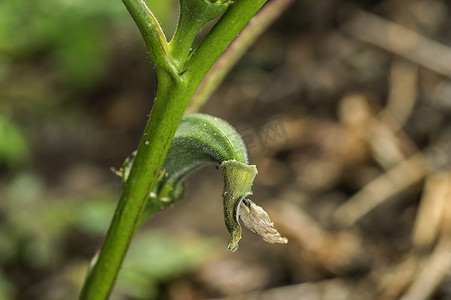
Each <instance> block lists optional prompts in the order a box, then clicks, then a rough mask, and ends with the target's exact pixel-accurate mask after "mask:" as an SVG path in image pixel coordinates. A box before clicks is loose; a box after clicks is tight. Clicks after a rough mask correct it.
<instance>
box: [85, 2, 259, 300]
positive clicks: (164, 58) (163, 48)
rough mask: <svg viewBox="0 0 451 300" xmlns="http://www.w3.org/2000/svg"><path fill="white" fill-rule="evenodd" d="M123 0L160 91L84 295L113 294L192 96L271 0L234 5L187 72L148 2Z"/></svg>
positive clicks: (104, 296)
mask: <svg viewBox="0 0 451 300" xmlns="http://www.w3.org/2000/svg"><path fill="white" fill-rule="evenodd" d="M122 1H123V2H124V4H125V6H126V7H127V9H128V10H129V12H130V14H131V15H132V17H133V19H134V20H135V22H136V23H137V25H138V28H139V29H140V30H141V33H142V35H143V38H144V40H145V42H146V46H147V48H148V50H149V54H150V57H151V59H152V60H153V61H154V62H155V64H156V66H157V67H156V70H157V75H158V90H157V96H156V99H155V103H154V106H153V108H152V111H151V114H150V118H149V120H148V123H147V126H146V128H145V131H144V134H143V138H142V140H141V142H140V145H139V147H138V151H137V154H136V158H135V162H134V164H133V166H132V168H131V170H130V175H129V178H128V180H127V182H126V183H125V185H124V189H123V191H122V195H121V197H120V200H119V203H118V206H117V209H116V212H115V214H114V217H113V220H112V222H111V225H110V227H109V229H108V232H107V235H106V238H105V241H104V243H103V246H102V248H101V250H100V253H99V256H98V258H97V260H96V261H95V262H94V265H93V267H92V269H91V270H90V271H89V273H88V276H87V278H86V281H85V284H84V286H83V289H82V292H81V295H80V299H83V300H86V299H89V300H91V299H92V300H100V299H107V298H108V295H109V294H110V292H111V289H112V287H113V285H114V282H115V279H116V277H117V274H118V272H119V269H120V266H121V264H122V261H123V259H124V257H125V254H126V252H127V250H128V247H129V245H130V242H131V240H132V237H133V235H134V234H135V232H136V230H137V229H138V225H139V219H140V216H141V214H142V212H143V209H144V207H145V206H146V204H147V201H148V197H149V193H150V191H151V190H152V187H153V185H154V184H155V181H156V179H157V176H158V173H159V171H160V169H161V166H162V164H163V161H164V158H165V155H166V153H167V151H168V149H169V145H170V144H171V141H172V138H173V136H174V133H175V131H176V129H177V126H178V124H179V123H180V120H181V118H182V115H183V113H184V111H185V109H186V106H187V105H188V102H189V100H190V99H191V97H192V95H193V94H194V92H195V90H196V89H197V87H198V85H199V84H200V82H201V81H202V79H203V78H204V76H205V75H206V73H207V72H208V70H209V69H210V68H211V66H212V65H213V64H214V63H215V61H216V60H217V58H218V57H219V56H220V55H221V54H222V52H223V51H224V50H225V49H226V48H227V46H228V45H229V44H230V43H231V42H232V41H233V39H234V38H235V37H236V36H237V35H238V33H239V32H240V31H241V30H242V29H243V27H244V26H245V25H246V24H247V22H248V21H249V20H250V19H251V18H252V16H254V15H255V13H256V12H257V11H258V10H259V9H260V7H261V6H262V5H263V4H264V3H265V1H266V0H240V1H237V2H236V3H235V4H233V5H231V6H230V8H229V9H228V10H227V12H226V13H225V14H224V16H223V17H222V18H221V20H220V21H219V22H218V23H217V25H216V26H215V27H214V28H213V30H212V31H211V32H210V33H209V34H208V35H207V38H206V40H204V41H203V42H202V43H201V45H200V47H199V49H198V50H196V51H194V53H193V55H192V57H191V59H190V60H189V61H188V62H189V70H188V71H187V72H186V73H185V74H184V75H178V74H179V72H177V71H178V70H174V65H173V64H172V63H171V61H172V59H171V57H170V55H168V52H167V43H166V40H165V38H164V40H163V37H164V35H162V31H161V29H159V25H158V23H156V19H155V18H154V17H153V15H152V14H151V13H150V11H149V9H148V8H147V6H146V5H145V3H144V2H143V1H141V0H122ZM223 18H226V19H225V20H226V21H223ZM210 48H211V49H210Z"/></svg>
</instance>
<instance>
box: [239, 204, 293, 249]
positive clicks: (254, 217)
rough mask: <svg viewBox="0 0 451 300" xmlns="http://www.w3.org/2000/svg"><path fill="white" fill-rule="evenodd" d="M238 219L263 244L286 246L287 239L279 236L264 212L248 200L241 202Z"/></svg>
mask: <svg viewBox="0 0 451 300" xmlns="http://www.w3.org/2000/svg"><path fill="white" fill-rule="evenodd" d="M240 219H241V221H242V222H243V224H244V225H245V226H246V227H247V228H248V229H249V230H250V231H252V232H255V233H256V234H258V235H259V236H261V237H262V239H263V240H264V241H265V242H268V243H272V244H274V243H278V244H286V243H288V239H287V238H284V237H282V236H281V235H280V233H279V232H278V231H277V229H276V228H274V223H273V222H271V219H270V218H269V216H268V214H267V213H266V211H264V210H263V208H261V207H260V206H258V205H257V204H255V203H254V202H252V201H251V200H249V199H244V200H243V201H241V205H240Z"/></svg>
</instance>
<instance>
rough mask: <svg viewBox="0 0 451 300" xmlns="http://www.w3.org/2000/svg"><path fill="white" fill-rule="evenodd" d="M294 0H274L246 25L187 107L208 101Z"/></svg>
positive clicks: (196, 106)
mask: <svg viewBox="0 0 451 300" xmlns="http://www.w3.org/2000/svg"><path fill="white" fill-rule="evenodd" d="M293 2H294V0H272V1H270V2H268V4H267V5H265V6H264V7H263V8H262V9H261V10H260V11H259V12H258V14H257V15H255V17H254V18H252V20H250V22H249V23H248V24H247V25H246V27H245V28H244V29H243V30H242V31H241V33H240V35H239V36H238V37H237V38H236V39H235V40H234V41H233V42H232V43H231V44H230V46H229V47H228V48H227V50H226V51H225V52H224V54H223V55H222V56H221V57H220V58H219V59H218V60H217V61H216V63H215V64H214V66H213V67H212V68H211V70H210V71H209V72H208V74H207V76H206V77H205V78H204V80H203V81H202V83H201V84H200V85H199V87H198V88H197V90H196V92H195V93H194V96H193V97H192V99H191V101H190V103H189V104H188V107H187V112H189V113H193V112H197V111H199V109H200V108H201V107H202V106H203V105H205V103H207V101H208V100H209V99H210V97H211V95H212V94H213V93H214V91H215V90H216V89H217V88H218V86H219V85H220V84H221V82H222V81H223V80H224V78H225V76H226V75H227V74H228V73H229V72H230V70H231V69H232V67H233V66H234V65H235V64H236V63H237V62H238V60H239V59H240V58H241V57H242V56H243V54H244V53H245V52H246V51H247V49H249V47H250V46H251V45H252V44H253V43H254V42H255V41H256V40H257V39H258V38H259V37H260V36H261V34H262V33H263V32H265V31H266V30H267V29H268V27H269V26H270V25H271V24H272V23H274V21H276V20H277V19H278V18H279V17H280V15H282V13H283V12H284V11H285V10H286V9H287V8H288V7H290V5H291V4H293Z"/></svg>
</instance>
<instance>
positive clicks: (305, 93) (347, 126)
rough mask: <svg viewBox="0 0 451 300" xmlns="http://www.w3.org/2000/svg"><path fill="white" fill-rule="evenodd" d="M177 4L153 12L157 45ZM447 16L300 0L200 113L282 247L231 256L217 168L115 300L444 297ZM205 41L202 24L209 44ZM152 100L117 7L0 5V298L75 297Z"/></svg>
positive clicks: (424, 1)
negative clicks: (227, 144)
mask: <svg viewBox="0 0 451 300" xmlns="http://www.w3.org/2000/svg"><path fill="white" fill-rule="evenodd" d="M175 2H176V1H169V0H168V1H152V0H149V1H148V4H149V6H150V7H151V8H152V10H153V11H154V12H155V13H156V15H157V17H158V19H159V21H160V22H161V23H162V24H163V27H164V30H165V32H166V35H167V36H168V37H170V36H171V34H172V32H173V31H174V27H175V23H176V18H177V3H175ZM450 9H451V5H450V3H449V2H448V1H444V0H385V1H376V0H374V1H370V0H367V1H345V0H339V1H336V0H323V1H313V0H298V1H296V2H295V3H294V5H293V6H292V7H291V8H290V9H288V10H287V12H286V13H285V14H284V15H283V16H282V17H281V18H280V19H279V20H278V21H277V22H276V23H275V24H273V26H272V27H271V28H270V29H269V30H268V31H267V32H266V33H265V34H264V35H263V36H262V37H261V38H259V40H258V41H257V42H256V44H255V45H254V46H253V47H252V48H251V49H250V50H249V51H248V53H246V54H245V55H244V57H243V58H242V59H241V60H240V62H239V63H238V64H237V65H236V67H235V68H234V69H233V70H232V72H231V73H230V74H229V75H228V77H227V79H226V80H225V82H224V83H223V84H222V85H221V87H220V88H219V90H218V91H217V92H216V93H215V94H214V96H213V97H212V98H211V100H210V101H209V102H208V104H207V105H206V106H205V107H204V108H203V109H202V112H205V113H209V114H212V115H215V116H218V117H221V118H224V119H225V120H228V121H229V122H230V123H231V124H232V125H234V126H235V127H236V128H237V130H238V131H239V132H240V133H241V134H242V135H243V138H244V140H245V141H246V143H247V145H248V148H249V156H250V162H251V163H252V164H256V165H257V167H258V170H259V174H258V176H257V177H256V182H255V184H254V195H253V196H252V198H251V199H252V200H253V201H254V202H256V203H257V204H259V205H261V206H263V207H264V208H265V209H266V210H267V211H268V213H269V214H270V216H271V217H272V220H273V221H274V223H275V225H276V227H277V228H278V229H279V231H280V232H281V233H282V235H283V236H286V237H287V238H288V239H289V243H288V244H287V245H271V244H267V243H265V242H264V241H262V240H261V239H260V238H259V237H257V236H255V235H254V234H252V233H250V232H249V231H247V230H246V229H244V233H243V239H242V240H241V242H240V248H239V250H238V251H237V252H235V253H230V252H228V251H227V250H226V243H227V241H228V232H227V229H226V227H225V226H224V221H223V217H222V200H221V197H220V195H221V192H222V185H223V183H222V178H221V172H220V170H217V169H216V168H215V167H214V166H211V167H207V168H205V169H203V170H201V171H200V172H197V173H196V174H194V175H193V176H192V177H191V178H189V180H188V182H187V189H186V197H185V199H184V200H183V201H181V202H178V203H177V204H176V205H174V206H173V207H171V208H168V209H166V210H165V211H163V212H161V213H159V214H157V215H155V216H154V217H153V218H152V219H151V220H150V221H149V222H148V223H147V224H146V225H145V227H144V228H143V229H142V230H140V231H139V232H138V234H137V235H136V238H135V240H134V241H133V244H132V248H131V249H130V251H129V253H128V256H127V259H126V261H125V263H124V266H123V269H122V271H121V273H120V276H119V279H118V283H117V286H116V287H115V290H114V293H113V295H112V297H111V298H112V299H116V300H122V299H174V300H184V299H324V300H328V299H331V300H332V299H333V300H339V299H451V276H450V270H451V239H450V236H451V235H450V233H451V202H450V199H451V173H450V171H449V162H450V158H451V146H450V145H451V127H450V125H449V120H450V113H451V81H450V77H451V49H450V48H449V47H448V46H449V45H451V34H450V32H451V18H449V16H450ZM204 33H205V32H204ZM155 91H156V76H155V72H154V70H153V65H152V63H151V62H150V60H149V59H148V58H147V56H146V50H145V47H144V44H143V42H142V39H141V37H140V35H139V33H138V31H137V29H136V27H135V25H134V23H133V21H132V19H131V17H130V16H129V14H128V12H127V11H126V9H125V8H124V7H123V5H122V3H121V1H119V0H117V1H109V0H97V1H88V0H70V1H69V0H64V1H63V0H40V1H25V0H20V1H17V0H2V1H1V2H0V299H1V300H3V299H5V300H7V299H31V300H33V299H47V300H56V299H76V298H77V295H78V292H79V290H80V288H81V285H82V282H83V280H84V276H85V272H86V269H87V266H88V264H89V261H90V259H91V257H92V256H93V255H94V253H95V252H96V251H97V249H98V247H99V246H100V244H101V241H102V239H103V237H104V235H105V232H106V229H107V228H108V224H109V222H110V220H111V217H112V214H113V212H114V209H115V205H116V202H117V200H118V198H119V195H120V192H121V180H120V178H119V177H117V176H115V175H114V174H113V173H112V172H111V171H110V167H116V168H117V167H120V166H121V164H122V161H123V160H124V158H125V157H126V156H128V155H129V154H130V153H131V152H132V151H133V150H135V149H136V147H137V145H138V143H139V140H140V136H141V134H142V132H143V129H144V126H145V123H146V121H147V117H148V113H149V112H150V109H151V106H152V101H153V98H154V96H155Z"/></svg>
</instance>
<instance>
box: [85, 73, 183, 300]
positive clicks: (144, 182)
mask: <svg viewBox="0 0 451 300" xmlns="http://www.w3.org/2000/svg"><path fill="white" fill-rule="evenodd" d="M163 81H165V80H163ZM166 81H167V80H166ZM160 82H161V81H160ZM170 87H171V88H169V87H168V86H165V85H163V86H161V85H160V87H159V89H158V92H157V98H156V100H155V105H154V107H153V109H152V112H151V115H150V118H149V121H148V123H147V126H146V129H145V131H144V135H143V139H142V140H141V143H140V145H139V148H138V152H137V154H136V158H135V163H134V164H133V167H132V169H131V171H130V175H129V178H128V180H127V181H126V183H125V185H124V189H123V192H122V195H121V198H120V200H119V203H118V207H117V209H116V212H115V214H114V218H113V220H112V222H111V225H110V228H109V229H108V233H107V236H106V239H105V241H104V244H103V246H102V249H101V252H100V255H99V257H98V259H97V261H96V262H95V264H94V266H93V268H92V269H91V270H90V272H89V274H88V277H87V279H86V282H85V285H84V287H83V290H82V293H81V296H80V299H106V298H107V297H108V295H109V293H110V291H111V288H112V286H113V284H114V281H115V280H116V276H117V273H118V272H119V269H120V266H121V264H122V261H123V259H124V257H125V254H126V252H127V249H128V247H129V245H130V242H131V239H132V237H133V235H134V233H135V232H136V230H137V229H138V225H139V219H140V216H141V214H142V211H143V209H144V208H145V206H146V204H147V200H148V197H149V194H150V191H151V190H152V187H153V184H154V183H155V181H156V179H157V176H158V172H159V171H160V168H161V165H162V164H163V160H164V157H165V155H166V152H167V151H168V149H169V145H170V143H171V140H172V137H173V136H174V133H175V130H176V129H177V126H178V123H179V122H180V119H181V117H182V115H183V112H184V109H185V107H186V104H187V102H188V100H189V97H186V96H184V91H185V89H184V87H183V86H181V85H175V86H173V85H170ZM179 99H180V100H182V101H184V103H183V102H182V103H180V102H178V100H179Z"/></svg>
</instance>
